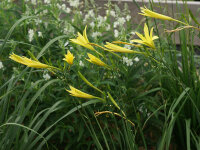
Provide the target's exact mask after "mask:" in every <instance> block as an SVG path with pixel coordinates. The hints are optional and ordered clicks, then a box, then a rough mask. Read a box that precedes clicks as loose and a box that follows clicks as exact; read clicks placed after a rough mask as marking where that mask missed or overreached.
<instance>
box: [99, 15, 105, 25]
mask: <svg viewBox="0 0 200 150" xmlns="http://www.w3.org/2000/svg"><path fill="white" fill-rule="evenodd" d="M97 21H98V25H97V27H101V26H103V24H104V23H105V21H106V17H102V16H100V15H99V16H98V17H97Z"/></svg>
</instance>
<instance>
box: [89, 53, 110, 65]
mask: <svg viewBox="0 0 200 150" xmlns="http://www.w3.org/2000/svg"><path fill="white" fill-rule="evenodd" d="M87 55H88V57H89V58H90V59H86V60H87V61H89V62H91V63H93V64H96V65H99V66H104V67H106V68H109V66H108V65H106V64H105V63H104V62H102V61H101V60H100V59H99V58H97V57H95V56H94V55H92V54H89V53H87Z"/></svg>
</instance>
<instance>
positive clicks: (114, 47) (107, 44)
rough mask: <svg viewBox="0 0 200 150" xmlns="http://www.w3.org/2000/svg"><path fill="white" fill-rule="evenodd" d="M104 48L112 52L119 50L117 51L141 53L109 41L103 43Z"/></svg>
mask: <svg viewBox="0 0 200 150" xmlns="http://www.w3.org/2000/svg"><path fill="white" fill-rule="evenodd" d="M104 46H105V47H106V48H108V49H110V50H111V51H112V52H119V53H137V54H141V52H138V51H134V50H130V49H127V48H124V47H121V46H118V45H115V44H112V43H109V42H106V45H104Z"/></svg>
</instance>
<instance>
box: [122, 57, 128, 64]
mask: <svg viewBox="0 0 200 150" xmlns="http://www.w3.org/2000/svg"><path fill="white" fill-rule="evenodd" d="M122 61H123V64H125V63H126V62H127V61H128V57H124V56H123V57H122Z"/></svg>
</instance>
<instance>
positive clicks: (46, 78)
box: [43, 73, 51, 80]
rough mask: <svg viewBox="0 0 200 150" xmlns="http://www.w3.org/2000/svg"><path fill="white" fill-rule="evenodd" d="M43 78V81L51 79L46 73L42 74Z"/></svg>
mask: <svg viewBox="0 0 200 150" xmlns="http://www.w3.org/2000/svg"><path fill="white" fill-rule="evenodd" d="M43 78H44V79H45V80H49V79H50V78H51V76H50V75H49V74H48V73H46V74H43Z"/></svg>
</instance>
